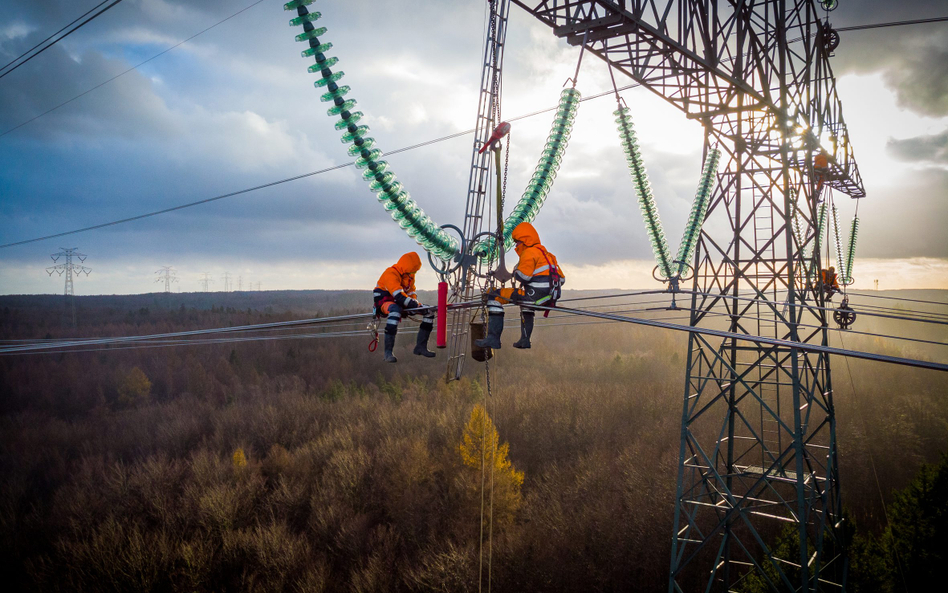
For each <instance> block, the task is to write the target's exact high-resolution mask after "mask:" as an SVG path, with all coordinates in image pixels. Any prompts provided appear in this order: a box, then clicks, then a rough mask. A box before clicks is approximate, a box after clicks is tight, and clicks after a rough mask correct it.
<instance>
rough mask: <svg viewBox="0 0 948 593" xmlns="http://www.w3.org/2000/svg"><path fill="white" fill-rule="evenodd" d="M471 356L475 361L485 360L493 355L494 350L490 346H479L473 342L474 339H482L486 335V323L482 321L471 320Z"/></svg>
mask: <svg viewBox="0 0 948 593" xmlns="http://www.w3.org/2000/svg"><path fill="white" fill-rule="evenodd" d="M468 333H469V334H470V335H471V358H473V359H474V360H476V361H477V362H487V361H488V360H490V359H491V358H493V357H494V351H493V350H491V349H490V348H481V347H480V346H478V345H477V344H475V343H474V341H475V340H483V339H484V338H486V337H487V323H486V322H483V321H472V322H471V331H469V332H468Z"/></svg>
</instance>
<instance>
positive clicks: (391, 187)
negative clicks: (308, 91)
mask: <svg viewBox="0 0 948 593" xmlns="http://www.w3.org/2000/svg"><path fill="white" fill-rule="evenodd" d="M314 1H315V0H292V1H291V2H287V3H286V4H284V5H283V9H284V10H295V11H296V12H297V15H298V16H297V18H294V19H292V20H291V21H290V26H292V27H298V26H300V25H302V27H303V32H302V33H301V34H299V35H297V36H296V40H297V41H300V42H307V43H308V44H309V47H308V48H307V49H305V50H303V51H302V52H301V55H302V56H303V57H304V58H309V57H312V58H313V59H315V61H316V63H315V64H313V65H311V66H310V67H309V68H308V71H309V72H311V73H317V74H318V75H319V76H320V78H319V79H317V80H316V82H315V83H314V86H315V87H316V88H317V89H322V90H323V91H324V92H323V93H322V95H321V96H320V101H322V102H324V103H332V104H333V106H332V107H330V108H329V110H328V111H327V112H326V113H327V114H328V115H329V116H339V121H337V122H336V123H335V128H336V130H339V131H341V132H343V135H342V142H343V143H345V144H351V146H350V147H349V148H348V150H347V153H348V154H349V156H351V157H354V158H356V162H355V164H356V166H357V167H358V168H359V169H362V170H363V171H362V178H363V179H364V180H365V181H367V182H369V189H371V190H372V191H373V192H375V193H376V197H377V199H378V201H379V202H380V203H381V204H382V207H383V208H385V210H386V211H388V212H389V214H390V215H391V217H392V219H393V220H394V221H395V222H397V223H398V226H400V227H401V228H403V229H404V230H405V232H406V233H407V234H408V236H409V237H411V238H412V239H414V240H415V242H417V243H418V244H419V245H420V246H421V247H422V248H423V249H425V251H428V252H429V253H431V254H432V255H434V256H436V257H438V258H439V259H441V260H443V261H448V260H450V259H452V258H453V257H454V256H455V255H457V253H458V251H459V249H460V245H459V241H458V240H457V239H455V238H454V237H451V236H450V235H448V234H447V233H445V232H444V230H442V229H441V228H440V227H439V226H438V225H437V224H435V222H434V221H433V220H431V218H429V217H428V215H427V214H425V212H424V210H422V209H421V208H420V207H419V206H418V205H417V204H416V203H415V201H414V200H412V199H411V196H410V195H409V193H408V192H407V191H405V190H404V189H403V187H402V184H401V182H399V181H398V180H397V179H396V177H395V174H394V173H393V172H392V171H391V170H390V165H389V163H388V162H386V161H383V160H380V159H381V156H382V151H381V150H379V149H377V148H374V147H375V139H374V138H371V137H369V136H367V134H368V133H369V126H366V125H357V124H358V122H359V121H361V120H362V118H363V117H364V116H365V114H363V113H362V112H361V111H353V110H352V109H353V107H355V106H356V105H357V102H356V100H355V99H351V98H347V97H346V95H348V94H349V92H350V91H351V90H352V89H351V88H350V87H349V86H347V85H343V86H340V85H338V84H337V82H338V81H339V80H341V79H342V78H343V77H344V76H345V73H344V72H341V71H339V72H333V70H332V67H333V66H335V65H336V64H337V63H338V62H339V59H338V58H335V57H327V56H326V54H325V52H326V51H328V50H330V49H331V48H332V44H331V43H323V42H320V40H319V37H320V36H322V35H323V34H325V33H326V30H327V29H326V28H325V27H319V28H317V27H315V26H314V25H313V23H314V22H316V21H317V20H319V18H320V16H321V15H320V13H318V12H309V10H308V9H307V8H306V7H307V6H308V5H310V4H312V3H313V2H314Z"/></svg>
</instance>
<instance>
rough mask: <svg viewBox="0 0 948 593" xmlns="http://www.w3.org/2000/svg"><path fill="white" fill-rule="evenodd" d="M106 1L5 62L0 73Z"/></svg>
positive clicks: (105, 0)
mask: <svg viewBox="0 0 948 593" xmlns="http://www.w3.org/2000/svg"><path fill="white" fill-rule="evenodd" d="M108 1H109V0H102V2H99V3H98V4H97V5H95V6H93V7H92V8H90V9H89V10H87V11H86V12H85V13H83V14H81V15H80V16H78V17H76V19H75V20H74V21H72V22H71V23H69V24H67V25H64V26H63V28H62V29H60V30H59V31H56V32H55V33H53V34H52V35H50V36H49V37H47V38H46V39H44V40H42V41H40V42H39V43H37V44H36V45H34V46H33V47H31V48H30V49H28V50H26V51H25V52H23V53H22V54H20V55H19V56H17V57H16V58H14V59H12V60H10V61H9V62H7V63H6V64H4V65H3V66H0V72H3V71H4V70H6V69H7V68H8V67H10V66H12V65H13V64H15V63H17V62H19V61H20V60H22V59H23V58H25V57H26V56H28V55H29V54H30V52H32V51H33V50H34V49H36V48H37V47H39V46H41V45H43V44H44V43H46V42H47V41H49V40H50V39H52V38H53V37H56V36H57V35H59V34H60V33H62V32H63V31H65V30H66V29H68V28H69V27H71V26H73V25H74V24H76V23H77V22H79V20H81V19H82V18H83V17H85V16H86V15H87V14H89V13H90V12H92V11H93V10H95V9H96V8H99V7H100V6H102V5H103V4H105V3H106V2H108Z"/></svg>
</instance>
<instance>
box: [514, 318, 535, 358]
mask: <svg viewBox="0 0 948 593" xmlns="http://www.w3.org/2000/svg"><path fill="white" fill-rule="evenodd" d="M535 317H536V314H535V313H521V314H520V339H519V340H517V341H516V342H514V343H513V347H514V348H520V349H522V350H526V349H527V348H529V347H530V335H531V334H532V333H533V320H534V318H535Z"/></svg>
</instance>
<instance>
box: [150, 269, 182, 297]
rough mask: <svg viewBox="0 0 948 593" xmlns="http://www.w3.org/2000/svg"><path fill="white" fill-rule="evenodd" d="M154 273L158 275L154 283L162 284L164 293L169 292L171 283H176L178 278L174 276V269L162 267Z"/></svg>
mask: <svg viewBox="0 0 948 593" xmlns="http://www.w3.org/2000/svg"><path fill="white" fill-rule="evenodd" d="M155 273H156V274H158V277H157V278H155V282H164V283H165V292H171V283H172V282H177V281H178V277H177V276H175V272H174V268H172V267H171V266H162V267H161V269H160V270H157V271H155Z"/></svg>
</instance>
